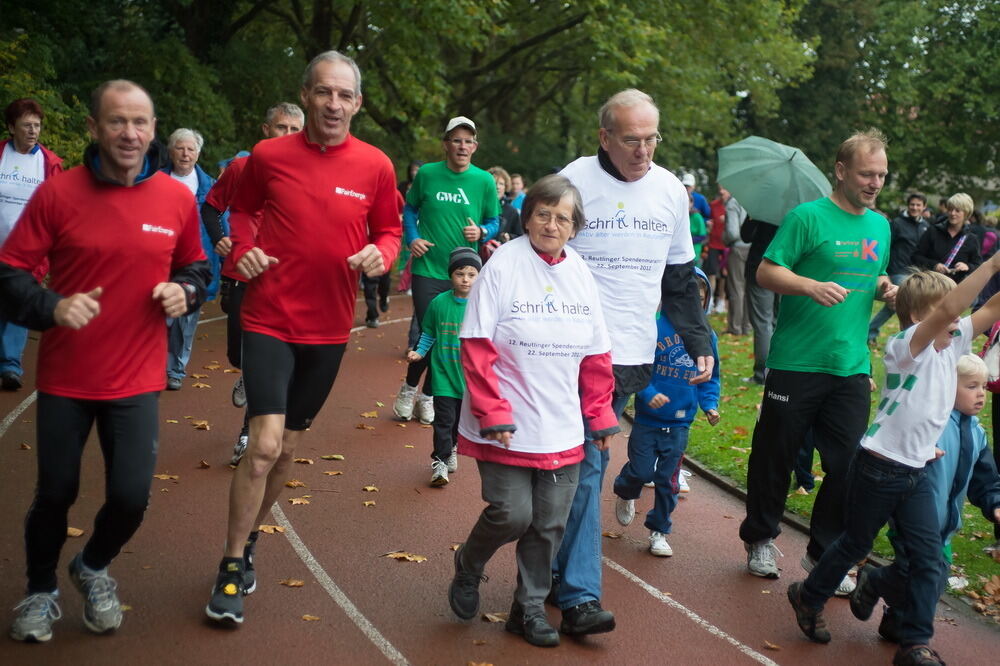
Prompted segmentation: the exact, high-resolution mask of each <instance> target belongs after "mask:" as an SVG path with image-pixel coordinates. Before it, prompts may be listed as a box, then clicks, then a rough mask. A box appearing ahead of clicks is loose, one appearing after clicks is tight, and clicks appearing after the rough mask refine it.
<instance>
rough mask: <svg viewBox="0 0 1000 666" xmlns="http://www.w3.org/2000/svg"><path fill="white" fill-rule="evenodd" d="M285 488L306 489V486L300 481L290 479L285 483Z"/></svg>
mask: <svg viewBox="0 0 1000 666" xmlns="http://www.w3.org/2000/svg"><path fill="white" fill-rule="evenodd" d="M285 487H286V488H305V487H306V484H304V483H302V482H301V481H299V480H298V479H289V480H288V481H285Z"/></svg>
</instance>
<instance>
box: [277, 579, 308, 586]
mask: <svg viewBox="0 0 1000 666" xmlns="http://www.w3.org/2000/svg"><path fill="white" fill-rule="evenodd" d="M278 584H279V585H284V586H285V587H303V586H304V585H305V584H306V582H305V581H304V580H298V579H295V578H286V579H285V580H279V581H278Z"/></svg>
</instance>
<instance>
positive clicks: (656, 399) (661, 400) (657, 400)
mask: <svg viewBox="0 0 1000 666" xmlns="http://www.w3.org/2000/svg"><path fill="white" fill-rule="evenodd" d="M668 402H670V398H668V397H667V396H665V395H663V394H662V393H657V394H656V395H654V396H653V398H652V400H650V401H649V403H647V404H648V405H649V406H650V407H652V408H653V409H659V408H660V407H663V405H665V404H667V403H668Z"/></svg>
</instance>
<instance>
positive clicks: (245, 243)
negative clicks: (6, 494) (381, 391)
mask: <svg viewBox="0 0 1000 666" xmlns="http://www.w3.org/2000/svg"><path fill="white" fill-rule="evenodd" d="M301 100H302V105H303V107H304V108H305V110H306V114H307V117H306V127H305V130H304V131H303V132H300V133H298V134H290V135H287V136H284V137H280V138H276V139H270V140H268V141H264V142H262V143H260V144H258V145H257V147H256V148H255V149H254V152H253V155H251V157H250V158H249V159H248V160H247V162H246V167H245V168H244V172H243V177H242V178H241V179H240V184H239V187H238V188H237V191H236V195H235V197H234V199H233V201H232V202H231V204H230V226H231V230H230V231H231V239H232V244H233V245H232V255H233V260H234V261H235V263H236V268H237V270H238V271H239V272H240V274H241V275H243V277H244V278H246V279H247V281H248V282H249V285H248V287H247V292H246V295H245V296H244V300H243V306H242V314H241V319H242V323H243V373H244V383H245V387H246V394H247V409H248V410H249V414H250V444H249V448H248V450H247V454H246V456H245V457H244V459H243V462H242V463H241V464H240V466H239V467H237V469H236V472H235V473H234V475H233V481H232V487H231V488H230V494H229V525H228V531H227V538H226V546H225V553H224V556H223V558H222V562H221V564H220V566H219V574H218V578H217V579H216V584H215V588H214V590H213V592H212V598H211V600H210V601H209V603H208V606H207V607H206V608H205V612H206V613H207V615H208V616H209V617H210V618H212V619H213V620H218V621H227V622H234V623H237V624H239V623H241V622H243V596H244V595H245V594H248V593H250V592H252V591H253V590H254V588H255V587H256V577H255V574H254V570H253V555H254V547H255V544H256V536H257V534H256V532H251V530H252V529H253V528H254V527H255V526H256V525H259V524H260V522H261V521H262V520H263V519H264V516H265V515H266V513H267V511H269V510H270V507H271V505H272V504H273V503H274V501H275V500H276V499H277V497H278V495H279V493H280V492H281V488H282V486H283V485H284V483H285V481H286V480H287V476H288V470H289V467H290V466H291V464H292V461H293V455H294V452H295V448H296V446H297V444H298V443H299V442H300V441H301V439H302V435H303V433H304V432H305V430H306V429H307V428H308V427H309V426H310V424H311V423H312V421H313V419H314V418H315V416H316V414H317V413H318V412H319V410H320V408H321V407H322V406H323V402H324V401H325V400H326V396H327V395H328V394H329V392H330V389H331V388H332V386H333V382H334V380H335V378H336V376H337V370H338V369H339V366H340V360H341V358H342V357H343V354H344V348H345V346H346V343H347V340H348V337H349V335H350V329H351V324H352V323H353V321H354V295H355V291H356V289H357V284H358V272H359V271H363V272H364V273H365V274H366V275H368V276H369V277H375V276H378V275H381V274H382V273H384V272H385V271H386V270H387V269H388V267H389V266H391V265H392V262H393V260H394V259H395V258H396V255H397V254H398V253H399V240H400V237H401V236H402V227H401V225H400V218H399V216H400V208H401V206H400V201H399V195H398V193H397V191H396V178H395V173H394V170H393V167H392V163H391V162H390V161H389V158H388V157H386V156H385V154H383V153H382V152H381V151H380V150H378V149H377V148H375V147H374V146H371V145H369V144H366V143H364V142H362V141H359V140H358V139H356V138H354V137H353V136H351V134H350V127H351V118H352V117H353V116H354V115H355V114H356V113H357V112H358V110H359V109H360V108H361V73H360V72H359V71H358V67H357V65H356V64H355V63H354V61H353V60H351V59H350V58H348V57H346V56H344V55H342V54H340V53H337V52H336V51H328V52H326V53H322V54H320V55H318V56H316V58H314V59H313V61H312V62H310V63H309V65H308V67H307V68H306V71H305V76H304V77H303V82H302V91H301ZM258 210H261V211H263V217H262V219H261V222H260V227H259V229H258V231H257V235H256V237H254V236H252V235H251V234H250V233H249V225H250V220H251V217H252V216H253V214H254V213H256V212H257V211H258ZM248 536H249V538H248Z"/></svg>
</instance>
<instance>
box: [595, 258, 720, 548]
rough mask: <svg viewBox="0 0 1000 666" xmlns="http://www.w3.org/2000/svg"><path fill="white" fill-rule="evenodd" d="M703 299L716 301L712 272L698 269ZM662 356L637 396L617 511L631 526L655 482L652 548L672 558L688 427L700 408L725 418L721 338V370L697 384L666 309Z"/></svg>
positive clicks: (649, 519)
mask: <svg viewBox="0 0 1000 666" xmlns="http://www.w3.org/2000/svg"><path fill="white" fill-rule="evenodd" d="M695 272H696V273H697V275H698V278H699V287H700V288H701V291H702V303H703V305H704V307H705V308H706V311H707V309H708V307H709V305H710V304H711V302H712V295H711V288H710V287H709V284H708V277H706V276H705V274H704V273H703V272H702V271H701V269H698V268H696V269H695ZM656 347H657V350H656V359H655V361H654V363H655V365H654V367H653V378H652V380H650V382H649V386H647V387H646V388H645V389H643V390H642V391H640V392H639V393H637V394H636V396H635V422H634V424H633V425H632V434H631V435H630V436H629V440H628V462H627V463H625V466H624V467H622V470H621V472H619V474H618V476H617V478H615V485H614V490H615V495H617V496H618V500H617V502H616V505H615V514H616V516H617V518H618V522H620V523H621V524H622V525H628V524H630V523H631V522H632V519H633V518H635V500H636V499H637V498H638V497H639V494H640V492H641V491H642V487H643V484H645V483H647V482H649V481H653V482H654V484H655V485H654V489H655V491H654V492H655V500H654V502H653V508H652V509H651V510H650V511H649V513H647V514H646V523H645V525H646V527H647V528H648V529H649V552H650V553H652V554H653V555H656V556H658V557H670V556H671V555H673V552H674V551H673V549H672V548H671V547H670V544H669V543H667V538H666V535H667V534H670V531H671V528H672V523H671V521H670V514H671V513H672V512H673V510H674V508H675V507H676V506H677V493H678V492H679V487H678V480H677V479H678V474H679V473H680V461H681V457H682V456H683V455H684V450H685V449H686V448H687V443H688V429H689V428H690V426H691V422H692V421H693V420H694V417H695V415H696V414H697V413H698V408H699V407H701V409H702V411H704V412H705V415H706V416H707V418H708V422H709V423H711V424H712V425H713V426H714V425H715V424H717V423H718V422H719V419H720V418H721V417H720V416H719V412H718V407H719V389H720V382H719V372H720V369H719V349H718V338H717V337H716V335H715V332H713V333H712V354H713V356H714V357H715V369H714V370H713V371H712V378H711V379H710V380H709V381H707V382H705V383H703V384H698V385H695V386H692V385H691V384H690V383H689V382H690V379H691V378H692V377H694V376H695V375H697V374H698V369H697V367H695V364H694V361H693V360H692V359H691V357H690V356H689V355H688V353H687V351H685V349H684V343H683V342H681V338H680V336H679V335H678V334H677V332H676V331H675V330H674V327H673V325H672V324H671V323H670V320H668V319H667V318H666V317H665V316H663V315H662V314H661V315H660V316H659V319H658V321H657V343H656Z"/></svg>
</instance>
